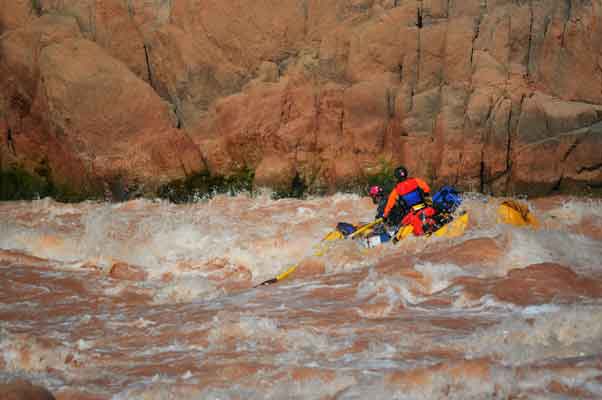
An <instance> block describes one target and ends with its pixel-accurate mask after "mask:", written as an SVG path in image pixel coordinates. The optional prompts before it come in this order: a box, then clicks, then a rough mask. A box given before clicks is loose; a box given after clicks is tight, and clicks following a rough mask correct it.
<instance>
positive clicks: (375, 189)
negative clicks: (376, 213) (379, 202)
mask: <svg viewBox="0 0 602 400" xmlns="http://www.w3.org/2000/svg"><path fill="white" fill-rule="evenodd" d="M369 193H370V197H376V196H382V194H383V188H381V187H380V186H378V185H374V186H371V187H370V191H369Z"/></svg>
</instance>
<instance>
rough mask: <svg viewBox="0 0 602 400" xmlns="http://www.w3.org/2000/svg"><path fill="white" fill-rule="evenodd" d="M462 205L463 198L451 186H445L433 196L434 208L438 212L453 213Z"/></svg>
mask: <svg viewBox="0 0 602 400" xmlns="http://www.w3.org/2000/svg"><path fill="white" fill-rule="evenodd" d="M460 204H462V196H461V195H460V194H459V193H458V191H457V190H456V189H454V188H453V187H451V186H443V187H442V188H441V189H439V191H438V192H437V193H435V194H434V195H433V207H434V208H435V209H436V210H437V211H438V212H445V213H452V212H454V211H455V210H456V209H457V208H458V207H459V206H460Z"/></svg>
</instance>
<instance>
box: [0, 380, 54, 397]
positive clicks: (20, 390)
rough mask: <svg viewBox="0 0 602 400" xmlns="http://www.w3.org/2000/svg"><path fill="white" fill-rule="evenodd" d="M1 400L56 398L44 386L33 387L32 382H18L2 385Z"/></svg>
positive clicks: (0, 389) (0, 385)
mask: <svg viewBox="0 0 602 400" xmlns="http://www.w3.org/2000/svg"><path fill="white" fill-rule="evenodd" d="M0 398H1V399H2V400H54V399H55V397H54V396H53V395H52V393H50V392H49V391H48V390H47V389H45V388H44V387H42V386H38V385H33V384H32V383H31V382H28V381H24V380H17V381H14V382H11V383H4V384H0Z"/></svg>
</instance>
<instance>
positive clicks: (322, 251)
mask: <svg viewBox="0 0 602 400" xmlns="http://www.w3.org/2000/svg"><path fill="white" fill-rule="evenodd" d="M381 222H383V220H382V218H379V219H377V220H375V221H372V222H370V223H368V224H366V225H364V226H362V227H360V228H358V229H357V230H356V231H355V232H353V233H352V234H350V235H349V236H347V238H349V239H353V238H354V237H355V236H357V235H359V234H360V233H362V232H365V231H367V230H368V229H370V228H372V227H373V226H374V225H377V224H380V223H381ZM336 232H338V231H336ZM338 233H339V234H340V236H337V235H335V234H334V231H333V232H331V233H329V234H328V235H326V236H325V237H324V239H322V242H323V241H325V240H327V241H332V240H335V239H336V238H345V236H343V234H342V233H340V232H338ZM328 249H329V248H326V249H324V248H318V250H316V252H314V256H315V257H319V256H322V255H324V254H325V253H326V251H328ZM297 267H299V264H295V265H293V266H291V267H289V268H288V269H287V270H286V271H284V272H281V273H280V274H279V275H276V277H275V278H272V279H268V280H267V281H263V282H261V283H260V284H259V285H257V286H255V287H258V286H266V285H271V284H272V283H276V282H278V281H281V280H283V279H284V278H286V277H287V276H289V275H290V274H292V273H293V272H295V270H296V269H297Z"/></svg>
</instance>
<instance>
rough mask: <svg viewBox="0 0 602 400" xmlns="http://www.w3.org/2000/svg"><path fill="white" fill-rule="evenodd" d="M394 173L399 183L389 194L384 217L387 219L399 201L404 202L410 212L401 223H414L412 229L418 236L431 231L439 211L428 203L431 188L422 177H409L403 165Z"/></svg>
mask: <svg viewBox="0 0 602 400" xmlns="http://www.w3.org/2000/svg"><path fill="white" fill-rule="evenodd" d="M394 175H395V178H396V179H397V185H396V186H395V188H394V189H393V190H392V191H391V194H389V198H388V199H387V204H386V205H385V210H384V212H383V218H384V219H385V221H386V220H387V219H388V218H389V215H390V213H391V211H392V210H393V208H394V207H395V206H396V205H397V204H398V203H402V204H403V208H405V209H406V210H408V212H407V213H406V214H405V215H404V217H403V219H402V220H401V224H402V225H403V226H405V225H412V231H413V232H414V235H417V236H421V235H424V234H425V233H431V231H432V227H434V226H435V224H436V222H435V220H434V219H433V216H434V215H435V214H436V212H437V211H436V210H435V209H434V208H433V207H431V206H430V205H429V204H428V203H427V201H428V197H429V196H430V193H431V189H430V188H429V186H428V185H427V183H426V182H425V181H423V180H422V179H420V178H410V177H408V170H407V169H405V168H404V167H402V166H400V167H397V168H396V169H395V171H394Z"/></svg>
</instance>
